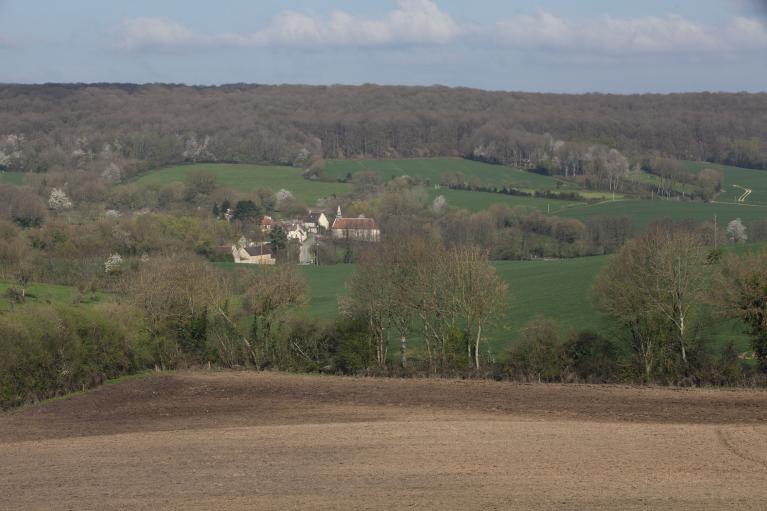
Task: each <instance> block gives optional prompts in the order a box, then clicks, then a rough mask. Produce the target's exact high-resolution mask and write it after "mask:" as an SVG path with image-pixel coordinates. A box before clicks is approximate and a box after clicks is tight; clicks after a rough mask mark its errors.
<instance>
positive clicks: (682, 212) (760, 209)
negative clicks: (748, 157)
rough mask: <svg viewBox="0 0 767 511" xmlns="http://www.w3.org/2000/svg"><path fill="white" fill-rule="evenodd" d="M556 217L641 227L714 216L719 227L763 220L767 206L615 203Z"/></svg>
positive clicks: (571, 210) (585, 206)
mask: <svg viewBox="0 0 767 511" xmlns="http://www.w3.org/2000/svg"><path fill="white" fill-rule="evenodd" d="M557 214H558V215H559V216H564V217H568V218H577V219H578V220H581V221H585V220H587V219H588V218H589V217H593V216H600V215H607V216H627V217H629V218H631V219H633V220H634V222H635V224H636V225H637V226H638V227H644V226H646V225H647V224H649V223H651V222H653V221H655V220H660V219H664V218H671V219H674V220H682V219H692V220H696V221H704V220H713V218H714V215H716V216H717V220H718V222H719V224H720V225H726V224H727V222H729V221H730V220H734V219H736V218H740V219H742V220H743V221H744V222H745V223H748V222H749V221H752V220H757V219H767V206H761V205H749V204H727V203H704V202H700V201H682V200H653V201H651V200H616V201H605V202H600V203H597V204H583V205H576V206H573V207H569V208H567V209H563V210H561V211H557Z"/></svg>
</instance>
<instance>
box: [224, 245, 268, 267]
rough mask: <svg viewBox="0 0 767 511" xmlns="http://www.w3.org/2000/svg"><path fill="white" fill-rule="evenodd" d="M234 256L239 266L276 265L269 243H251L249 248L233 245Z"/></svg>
mask: <svg viewBox="0 0 767 511" xmlns="http://www.w3.org/2000/svg"><path fill="white" fill-rule="evenodd" d="M232 256H233V257H234V262H235V263H237V264H275V263H276V262H277V261H276V260H275V258H274V256H273V255H272V247H271V245H269V243H251V244H250V245H248V246H245V247H243V246H242V245H239V244H238V245H232Z"/></svg>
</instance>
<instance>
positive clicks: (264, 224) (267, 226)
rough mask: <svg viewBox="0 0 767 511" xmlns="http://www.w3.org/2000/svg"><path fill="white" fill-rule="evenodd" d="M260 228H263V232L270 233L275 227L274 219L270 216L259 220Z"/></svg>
mask: <svg viewBox="0 0 767 511" xmlns="http://www.w3.org/2000/svg"><path fill="white" fill-rule="evenodd" d="M258 226H259V227H260V228H261V232H269V231H271V230H272V227H274V219H273V218H272V217H270V216H264V217H263V218H262V219H261V220H259V222H258Z"/></svg>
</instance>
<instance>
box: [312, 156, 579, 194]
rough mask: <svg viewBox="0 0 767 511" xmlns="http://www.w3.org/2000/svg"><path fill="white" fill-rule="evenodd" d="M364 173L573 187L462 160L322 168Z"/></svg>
mask: <svg viewBox="0 0 767 511" xmlns="http://www.w3.org/2000/svg"><path fill="white" fill-rule="evenodd" d="M364 170H374V171H376V172H378V173H379V174H381V175H382V176H384V177H385V178H386V179H391V178H393V177H397V176H403V175H408V176H411V177H416V178H419V179H422V180H428V181H429V182H430V183H431V184H438V183H439V182H440V180H441V179H442V176H443V175H444V174H448V173H452V172H461V173H462V174H463V175H465V176H466V177H467V178H477V179H478V180H480V181H481V182H483V183H487V184H492V185H512V186H515V187H517V188H523V189H530V190H553V189H556V188H557V183H560V186H561V187H562V188H574V185H572V184H570V183H567V182H559V181H557V180H556V179H554V178H553V177H549V176H542V175H540V174H534V173H532V172H525V171H524V170H520V169H515V168H512V167H507V166H505V165H491V164H489V163H482V162H478V161H473V160H465V159H462V158H411V159H396V160H329V161H328V162H327V163H326V164H325V167H324V171H325V174H326V175H327V177H328V178H330V179H343V178H345V177H346V176H347V175H348V174H352V175H354V174H355V173H357V172H361V171H364Z"/></svg>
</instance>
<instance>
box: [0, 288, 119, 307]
mask: <svg viewBox="0 0 767 511" xmlns="http://www.w3.org/2000/svg"><path fill="white" fill-rule="evenodd" d="M12 287H16V288H18V285H16V284H14V283H12V282H7V281H0V312H2V311H7V310H9V309H10V308H11V307H13V305H12V304H11V302H10V301H9V300H8V298H6V296H5V294H6V292H7V291H8V289H10V288H12ZM106 300H108V295H106V294H104V293H98V292H97V293H86V294H83V295H81V294H80V291H78V289H77V288H75V287H71V286H59V285H55V284H40V283H37V282H34V283H31V284H29V285H28V286H27V289H26V302H25V303H27V304H34V303H46V304H48V303H50V304H62V305H72V304H74V303H81V304H84V305H87V304H94V303H100V302H103V301H106Z"/></svg>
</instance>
